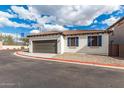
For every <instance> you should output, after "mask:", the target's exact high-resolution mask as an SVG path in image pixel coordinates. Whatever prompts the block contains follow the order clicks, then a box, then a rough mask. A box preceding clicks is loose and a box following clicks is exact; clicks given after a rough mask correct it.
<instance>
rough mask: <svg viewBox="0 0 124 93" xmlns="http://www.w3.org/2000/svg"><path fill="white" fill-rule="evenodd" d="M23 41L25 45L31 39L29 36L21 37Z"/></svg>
mask: <svg viewBox="0 0 124 93" xmlns="http://www.w3.org/2000/svg"><path fill="white" fill-rule="evenodd" d="M21 41H22V42H23V43H24V45H28V43H29V40H28V38H27V37H24V38H21Z"/></svg>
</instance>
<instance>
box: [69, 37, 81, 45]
mask: <svg viewBox="0 0 124 93" xmlns="http://www.w3.org/2000/svg"><path fill="white" fill-rule="evenodd" d="M72 39H74V44H72V42H73V41H71V40H72ZM67 46H68V47H78V46H79V37H78V36H76V37H68V38H67Z"/></svg>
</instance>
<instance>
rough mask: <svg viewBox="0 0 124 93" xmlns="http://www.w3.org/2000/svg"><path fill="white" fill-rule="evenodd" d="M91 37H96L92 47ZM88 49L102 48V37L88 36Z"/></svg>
mask: <svg viewBox="0 0 124 93" xmlns="http://www.w3.org/2000/svg"><path fill="white" fill-rule="evenodd" d="M93 37H96V45H93V41H91V40H92V39H93ZM87 39H88V44H87V46H88V47H102V35H95V36H94V35H93V36H88V38H87Z"/></svg>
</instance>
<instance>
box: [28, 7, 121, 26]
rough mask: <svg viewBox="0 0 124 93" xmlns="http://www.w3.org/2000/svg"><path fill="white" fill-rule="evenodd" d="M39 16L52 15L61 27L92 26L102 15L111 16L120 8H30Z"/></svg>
mask: <svg viewBox="0 0 124 93" xmlns="http://www.w3.org/2000/svg"><path fill="white" fill-rule="evenodd" d="M30 7H32V8H33V9H35V10H37V11H38V13H39V14H46V15H51V16H54V17H55V18H56V24H59V25H90V24H91V23H92V22H93V20H94V19H95V18H96V17H98V16H100V15H101V14H111V13H112V12H113V11H116V10H119V9H120V6H104V5H97V6H94V5H89V6H30Z"/></svg>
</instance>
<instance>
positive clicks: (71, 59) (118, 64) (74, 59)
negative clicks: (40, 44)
mask: <svg viewBox="0 0 124 93" xmlns="http://www.w3.org/2000/svg"><path fill="white" fill-rule="evenodd" d="M14 54H15V55H17V56H20V57H25V58H30V59H39V60H49V61H57V62H65V63H74V64H82V65H92V66H99V67H108V68H118V69H124V60H122V59H114V58H111V57H108V56H98V55H85V54H72V53H71V54H70V53H65V54H62V55H57V54H45V53H27V52H21V51H18V52H15V53H14ZM79 55H80V56H79ZM93 58H94V59H93ZM84 59H85V60H84ZM89 59H90V60H89ZM101 59H102V60H101ZM103 59H104V60H106V61H105V62H103V61H104V60H103ZM107 60H108V61H107ZM114 61H115V62H114Z"/></svg>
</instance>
